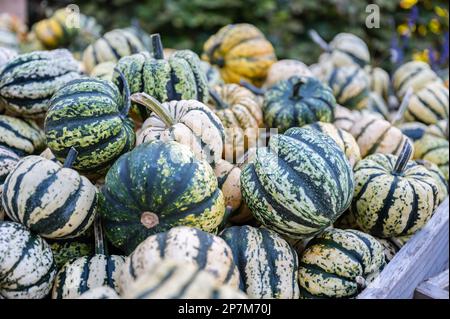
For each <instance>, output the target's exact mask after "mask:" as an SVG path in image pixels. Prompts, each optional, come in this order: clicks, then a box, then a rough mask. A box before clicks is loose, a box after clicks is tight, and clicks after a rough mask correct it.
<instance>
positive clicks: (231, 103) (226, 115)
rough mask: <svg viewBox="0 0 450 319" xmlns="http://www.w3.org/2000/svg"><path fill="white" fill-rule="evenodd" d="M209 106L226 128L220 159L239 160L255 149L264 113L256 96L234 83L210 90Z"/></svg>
mask: <svg viewBox="0 0 450 319" xmlns="http://www.w3.org/2000/svg"><path fill="white" fill-rule="evenodd" d="M210 97H211V102H212V103H210V104H209V105H210V107H211V108H212V109H213V110H214V112H215V114H216V115H217V117H218V118H219V119H220V121H221V122H222V124H223V126H224V127H225V144H224V150H223V152H224V153H223V156H224V158H225V159H228V160H232V159H233V158H239V157H241V156H242V155H243V153H244V152H245V151H246V150H247V149H248V148H249V147H253V146H256V143H257V139H258V136H259V127H261V126H262V125H263V113H262V110H261V107H260V105H259V102H258V99H257V97H256V96H255V95H254V94H253V93H252V92H251V91H249V90H248V89H246V88H244V87H241V86H239V85H237V84H225V85H221V86H216V87H214V88H213V89H212V90H211V91H210Z"/></svg>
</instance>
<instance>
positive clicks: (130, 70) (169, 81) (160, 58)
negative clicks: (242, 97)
mask: <svg viewBox="0 0 450 319" xmlns="http://www.w3.org/2000/svg"><path fill="white" fill-rule="evenodd" d="M151 39H152V47H153V51H152V54H151V55H150V54H149V53H148V52H142V53H139V54H134V55H131V56H127V57H124V58H122V59H120V60H119V62H118V63H117V68H118V69H119V70H121V71H122V72H123V73H124V74H125V77H126V78H127V80H128V83H129V86H130V91H131V93H138V92H145V93H147V94H150V95H151V96H153V97H154V98H155V99H157V100H158V101H161V102H169V101H173V100H177V101H179V100H191V99H193V100H197V101H200V102H203V103H206V102H207V101H208V82H207V78H206V74H205V73H204V72H203V71H202V69H201V67H200V59H199V57H198V56H197V54H195V53H194V52H192V51H190V50H176V51H175V52H174V53H173V54H171V55H170V56H169V57H168V58H167V59H164V50H163V47H162V42H161V37H160V36H159V34H153V35H152V36H151ZM114 82H115V83H116V84H117V80H114ZM131 111H132V112H133V113H134V115H135V117H136V118H137V119H138V120H140V121H143V120H145V119H146V118H147V113H148V112H146V109H145V108H142V107H139V106H137V105H133V107H132V110H131Z"/></svg>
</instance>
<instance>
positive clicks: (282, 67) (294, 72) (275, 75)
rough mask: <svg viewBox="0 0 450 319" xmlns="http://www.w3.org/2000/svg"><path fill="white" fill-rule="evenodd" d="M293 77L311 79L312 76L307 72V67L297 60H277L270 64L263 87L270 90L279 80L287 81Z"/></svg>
mask: <svg viewBox="0 0 450 319" xmlns="http://www.w3.org/2000/svg"><path fill="white" fill-rule="evenodd" d="M293 76H306V77H312V76H313V74H312V72H311V71H310V70H309V68H308V66H307V65H306V64H305V63H303V62H301V61H299V60H291V59H284V60H279V61H277V62H275V63H274V64H272V66H271V67H270V68H269V71H268V72H267V77H266V80H265V81H264V85H263V87H264V88H270V87H272V86H274V85H275V84H276V83H277V82H279V81H281V80H287V79H289V78H290V77H293Z"/></svg>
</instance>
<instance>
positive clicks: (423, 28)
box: [417, 24, 428, 37]
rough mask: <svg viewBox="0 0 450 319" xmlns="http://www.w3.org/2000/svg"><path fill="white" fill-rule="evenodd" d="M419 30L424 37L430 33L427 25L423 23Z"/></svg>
mask: <svg viewBox="0 0 450 319" xmlns="http://www.w3.org/2000/svg"><path fill="white" fill-rule="evenodd" d="M417 30H418V31H419V34H420V35H421V36H423V37H424V36H426V35H427V33H428V30H427V27H426V26H424V25H423V24H421V25H419V28H418V29H417Z"/></svg>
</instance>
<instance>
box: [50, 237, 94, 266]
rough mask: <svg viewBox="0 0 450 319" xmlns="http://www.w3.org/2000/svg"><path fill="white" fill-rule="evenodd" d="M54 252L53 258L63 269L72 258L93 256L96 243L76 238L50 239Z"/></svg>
mask: <svg viewBox="0 0 450 319" xmlns="http://www.w3.org/2000/svg"><path fill="white" fill-rule="evenodd" d="M48 243H49V244H50V248H51V249H52V252H53V258H54V259H55V264H56V267H57V269H61V268H62V267H63V266H64V265H65V264H66V263H67V262H69V261H70V260H72V259H76V258H80V257H84V256H91V255H93V254H94V245H92V244H90V243H88V242H85V241H81V240H78V238H77V239H75V240H54V241H48Z"/></svg>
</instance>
